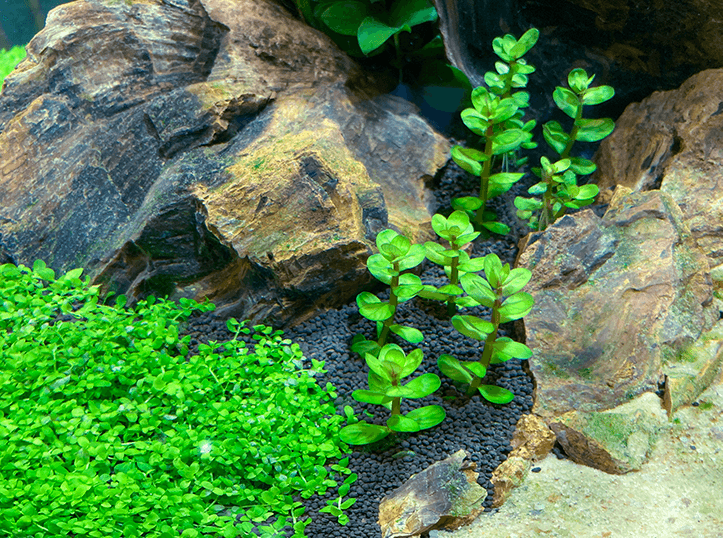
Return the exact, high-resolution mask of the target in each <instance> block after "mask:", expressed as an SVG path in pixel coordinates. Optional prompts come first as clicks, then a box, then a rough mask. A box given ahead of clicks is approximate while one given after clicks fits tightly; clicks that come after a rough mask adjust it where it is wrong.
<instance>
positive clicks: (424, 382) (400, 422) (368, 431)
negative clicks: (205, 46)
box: [339, 344, 446, 445]
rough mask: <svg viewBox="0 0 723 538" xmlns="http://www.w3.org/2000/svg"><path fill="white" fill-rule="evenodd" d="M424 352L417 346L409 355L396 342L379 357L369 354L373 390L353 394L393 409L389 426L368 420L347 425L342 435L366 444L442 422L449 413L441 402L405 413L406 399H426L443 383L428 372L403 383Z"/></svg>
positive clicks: (370, 381) (344, 437)
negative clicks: (403, 408) (402, 406)
mask: <svg viewBox="0 0 723 538" xmlns="http://www.w3.org/2000/svg"><path fill="white" fill-rule="evenodd" d="M422 359H423V354H422V350H421V349H415V350H414V351H412V352H410V353H409V355H405V354H404V351H403V350H402V348H400V347H399V346H397V345H396V344H387V345H385V346H384V347H383V348H382V349H381V351H380V352H379V356H378V357H375V356H374V355H372V354H371V353H367V354H366V363H367V365H368V366H369V390H355V391H354V392H353V393H352V397H353V398H354V399H355V400H356V401H358V402H362V403H371V404H378V405H384V406H385V407H387V408H390V409H391V411H392V415H391V416H390V417H389V418H388V419H387V422H386V426H379V425H377V424H369V423H367V422H366V421H361V422H356V423H354V424H350V425H348V426H345V427H344V428H342V429H341V431H340V432H339V437H340V438H341V440H342V441H344V442H345V443H348V444H350V445H365V444H369V443H374V442H376V441H379V440H381V439H384V438H385V437H386V436H388V435H389V434H390V433H392V432H418V431H420V430H425V429H427V428H432V427H434V426H436V425H437V424H439V423H440V422H442V421H443V420H444V418H445V416H446V414H445V411H444V409H443V408H442V407H441V406H439V405H428V406H425V407H420V408H417V409H414V410H413V411H410V412H409V413H407V414H406V415H403V414H402V413H401V401H402V398H424V397H425V396H429V395H430V394H432V393H433V392H434V391H436V390H437V389H438V388H439V387H440V386H441V381H440V380H439V377H438V376H437V375H435V374H431V373H427V374H422V375H420V376H419V377H416V378H414V379H413V380H411V381H410V382H409V383H407V384H406V385H402V384H401V380H402V378H404V377H407V376H409V375H411V374H412V373H413V372H414V371H415V370H416V369H417V368H418V367H419V365H420V364H422Z"/></svg>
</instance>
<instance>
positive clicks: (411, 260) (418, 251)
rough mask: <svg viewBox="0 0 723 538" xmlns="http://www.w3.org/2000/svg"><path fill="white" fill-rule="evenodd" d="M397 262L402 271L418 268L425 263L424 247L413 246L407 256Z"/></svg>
mask: <svg viewBox="0 0 723 538" xmlns="http://www.w3.org/2000/svg"><path fill="white" fill-rule="evenodd" d="M395 261H396V262H397V263H398V264H399V270H400V271H406V270H407V269H411V268H413V267H416V266H417V265H419V264H420V263H422V262H423V261H424V247H423V246H422V245H412V246H410V247H409V250H408V251H407V254H406V255H405V256H403V257H401V258H399V259H398V260H395Z"/></svg>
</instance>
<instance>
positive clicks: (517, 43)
mask: <svg viewBox="0 0 723 538" xmlns="http://www.w3.org/2000/svg"><path fill="white" fill-rule="evenodd" d="M538 37H539V31H538V30H536V29H534V28H532V29H530V30H528V31H527V32H525V34H524V35H523V36H522V37H521V38H520V39H519V40H516V39H515V38H514V37H513V36H511V35H509V34H508V35H506V36H504V37H497V38H495V39H494V40H493V42H492V46H493V49H494V51H495V54H497V56H499V58H500V59H501V60H502V61H500V62H497V63H496V64H495V69H496V71H497V72H496V73H495V72H487V73H485V82H486V84H487V86H488V87H487V88H485V87H484V86H479V87H477V88H475V89H474V90H472V105H473V108H466V109H464V110H463V111H462V114H461V116H462V121H463V122H464V124H465V125H466V126H467V127H468V128H469V129H470V130H471V131H472V132H473V133H475V134H476V135H479V136H480V137H481V138H482V140H483V142H484V149H482V150H478V149H474V148H466V147H463V146H454V147H453V148H452V159H454V161H455V162H456V163H457V164H458V165H459V166H460V167H461V168H463V169H464V170H466V171H467V172H470V173H471V174H473V175H475V176H479V178H480V188H479V195H478V196H467V197H463V198H457V199H455V200H453V201H452V208H453V209H455V210H464V211H467V212H469V213H470V214H474V223H475V225H476V226H477V228H478V229H480V230H485V233H487V231H489V232H494V233H496V234H501V235H504V234H506V233H507V232H509V227H508V226H507V225H505V224H503V223H501V222H497V221H496V218H497V215H496V214H495V213H494V212H493V211H491V210H489V209H488V208H487V201H488V200H489V199H491V198H493V197H495V196H498V195H500V194H502V193H504V192H507V191H508V190H510V188H512V185H514V184H515V183H516V182H517V181H519V180H520V179H521V178H522V176H523V175H524V174H522V173H513V172H506V171H505V172H498V173H495V174H493V173H492V170H493V169H494V163H495V159H496V158H500V159H501V158H503V157H505V156H509V155H515V154H516V152H517V151H518V150H519V149H521V148H525V149H531V148H534V147H537V144H536V143H535V142H533V141H532V129H533V128H534V127H535V121H534V120H530V121H528V122H526V123H524V122H523V121H522V118H523V116H524V111H523V109H524V108H526V107H527V106H529V100H530V95H529V94H528V93H527V92H523V91H515V92H513V91H512V90H513V89H518V88H524V87H526V86H527V80H528V79H527V75H529V74H530V73H533V72H534V71H535V68H534V67H533V66H531V65H529V64H527V62H526V61H525V60H524V59H523V58H522V56H524V55H525V54H526V53H527V52H528V51H529V50H530V49H531V48H532V47H533V46H534V44H535V43H536V42H537V38H538ZM520 164H521V163H520Z"/></svg>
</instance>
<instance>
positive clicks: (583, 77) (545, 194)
mask: <svg viewBox="0 0 723 538" xmlns="http://www.w3.org/2000/svg"><path fill="white" fill-rule="evenodd" d="M594 78H595V75H593V76H591V77H588V75H587V72H586V71H585V70H584V69H573V70H572V71H570V74H569V75H568V77H567V83H568V86H569V89H568V88H563V87H561V86H558V87H557V88H555V91H554V93H553V94H552V96H553V98H554V99H555V104H557V106H558V108H560V109H561V110H562V111H563V112H564V113H565V114H567V115H568V116H569V117H570V118H572V119H573V126H572V130H571V131H570V132H569V133H567V132H565V131H564V130H563V129H562V126H561V125H560V123H559V122H556V121H550V122H547V123H546V124H545V125H544V126H543V134H544V136H545V140H546V141H547V143H548V144H549V145H550V146H551V147H552V149H553V150H555V152H556V153H557V154H558V158H557V160H556V162H554V163H553V162H550V160H549V159H547V158H546V157H542V158H541V160H540V164H541V166H540V167H539V168H533V169H532V172H533V173H534V174H535V175H536V176H537V177H538V178H540V179H541V180H542V181H540V182H539V183H536V184H535V185H533V186H532V187H530V188H529V190H528V192H529V193H530V194H533V195H536V196H540V197H541V199H540V198H523V197H520V196H518V197H517V198H516V199H515V206H516V207H517V209H518V211H517V216H518V217H520V218H521V219H523V220H528V221H529V226H530V227H531V228H533V229H534V230H544V229H546V228H547V227H548V226H549V225H551V224H552V223H554V222H555V221H556V220H557V219H559V218H560V217H561V216H563V215H564V214H565V211H566V210H567V208H572V209H579V208H581V207H585V206H587V205H590V204H592V203H593V201H594V200H595V197H596V196H597V195H598V192H599V189H598V187H597V185H582V186H578V184H577V176H581V175H587V174H592V173H593V172H594V171H595V169H596V168H597V166H596V165H595V163H593V162H592V161H590V160H588V159H583V158H582V157H570V151H571V150H572V146H573V144H574V143H575V142H577V141H582V142H598V141H600V140H602V139H603V138H605V137H606V136H608V135H609V134H610V133H612V132H613V129H615V122H614V121H613V120H612V119H610V118H602V119H584V118H583V117H582V110H583V107H584V106H585V105H597V104H600V103H604V102H605V101H608V100H609V99H611V98H612V97H613V96H614V95H615V90H613V88H612V87H610V86H597V87H593V88H591V87H590V84H592V81H593V79H594Z"/></svg>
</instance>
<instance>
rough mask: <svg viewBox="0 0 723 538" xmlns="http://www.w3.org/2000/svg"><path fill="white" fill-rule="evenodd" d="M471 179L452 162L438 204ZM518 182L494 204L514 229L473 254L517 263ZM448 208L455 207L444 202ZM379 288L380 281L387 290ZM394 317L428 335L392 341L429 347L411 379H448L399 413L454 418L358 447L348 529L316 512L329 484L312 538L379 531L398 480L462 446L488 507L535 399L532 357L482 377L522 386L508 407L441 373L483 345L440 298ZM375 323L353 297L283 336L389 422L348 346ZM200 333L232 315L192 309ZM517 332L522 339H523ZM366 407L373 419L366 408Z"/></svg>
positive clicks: (342, 398) (469, 185)
mask: <svg viewBox="0 0 723 538" xmlns="http://www.w3.org/2000/svg"><path fill="white" fill-rule="evenodd" d="M474 179H475V178H471V179H470V177H469V176H467V175H465V174H464V172H462V171H461V170H460V169H459V168H458V167H456V165H454V164H453V163H452V164H451V165H450V166H449V167H448V169H447V170H445V173H444V174H443V175H442V176H441V177H440V178H437V184H436V187H437V189H436V195H437V198H438V203H439V208H440V211H444V208H448V207H449V199H450V197H453V196H454V197H456V196H460V195H463V194H464V192H465V191H468V192H470V191H471V192H474V190H475V187H476V185H475V184H474ZM529 184H530V183H529V182H527V184H526V185H519V186H515V188H513V191H512V192H510V193H507V195H506V196H503V197H500V198H499V199H498V200H495V204H494V205H495V206H496V207H495V209H496V210H497V211H498V214H499V215H501V219H500V220H502V221H503V222H506V223H507V224H508V225H511V226H512V229H513V232H512V233H510V234H508V236H506V237H504V238H500V237H499V236H497V237H496V238H494V239H488V240H486V241H478V242H477V243H476V244H475V247H474V255H475V256H484V255H485V254H487V253H489V252H495V253H496V254H497V255H498V256H499V257H500V259H501V260H502V261H503V263H505V262H509V263H510V264H512V262H513V261H514V257H515V255H516V254H517V241H518V239H519V237H520V235H521V234H522V233H526V231H527V230H526V229H525V227H524V225H522V224H521V223H520V222H519V221H517V220H516V218H515V217H514V216H512V215H514V213H513V212H512V211H510V207H511V206H512V200H513V199H514V196H516V195H519V194H523V189H526V187H527V186H529ZM445 214H449V210H448V209H447V211H446V213H445ZM425 264H426V265H424V270H423V272H422V274H421V275H420V276H421V278H422V280H423V281H424V282H425V283H428V284H435V285H441V284H442V283H444V282H446V277H444V273H443V271H442V269H441V267H438V266H435V265H434V264H432V263H430V262H428V261H425ZM380 289H382V288H380ZM385 294H386V296H387V297H388V291H386V292H384V291H382V292H380V293H379V294H378V295H379V297H380V298H384V297H385ZM465 313H469V314H475V315H478V316H481V317H484V318H485V319H487V317H488V314H487V313H486V312H484V309H482V308H476V309H466V310H465ZM395 322H396V323H401V324H404V325H409V326H412V327H416V328H418V329H419V330H421V331H422V333H423V334H424V337H425V338H424V341H423V342H422V343H421V344H418V345H417V346H413V345H411V344H408V343H406V342H403V341H401V340H394V338H395V337H394V335H392V337H393V338H392V339H390V341H391V342H395V343H397V344H399V345H401V347H402V348H404V349H405V351H406V352H409V351H411V350H412V349H414V348H415V347H419V348H421V349H422V350H423V352H424V362H423V363H422V365H421V366H420V368H419V369H418V370H417V372H416V373H415V374H412V376H410V377H409V378H407V379H408V380H411V379H412V378H413V377H415V376H417V375H420V374H422V373H425V372H432V373H435V374H437V375H439V376H440V378H441V380H442V386H441V388H440V390H438V391H437V392H436V393H434V394H432V395H430V396H428V397H426V398H424V399H421V400H408V399H407V400H403V401H402V412H406V411H409V410H411V409H413V408H415V407H418V406H422V405H430V404H438V405H441V406H443V407H444V408H445V410H446V413H447V418H446V419H445V420H444V422H442V423H441V424H440V425H439V426H437V427H435V428H432V429H429V430H424V431H421V432H418V433H415V434H397V435H396V436H390V437H388V438H387V439H384V440H382V441H379V442H378V443H376V444H374V445H368V446H360V447H352V450H353V451H352V452H351V454H350V463H349V468H350V469H351V471H352V472H354V473H357V474H358V476H359V479H358V480H357V482H356V483H355V484H353V485H352V487H351V491H350V493H349V495H348V496H347V497H346V498H349V497H354V498H356V503H355V504H354V505H353V506H352V507H351V508H350V509H348V510H347V511H346V513H347V515H348V516H349V518H350V521H349V523H348V524H347V525H346V526H344V527H342V526H340V525H339V524H338V523H337V521H336V518H334V517H332V516H330V515H328V514H326V513H319V509H320V508H323V507H324V506H326V500H327V499H331V498H336V489H333V490H330V491H329V492H328V494H327V496H325V497H312V498H311V499H308V500H303V499H302V502H303V503H304V504H305V506H306V508H307V514H309V515H310V516H311V518H312V523H311V524H310V525H309V526H308V527H307V528H306V535H307V536H308V537H309V538H349V537H351V536H356V537H362V538H379V537H381V529H380V527H379V525H378V523H377V517H378V510H379V502H380V501H381V499H382V498H383V497H384V496H386V495H388V494H390V493H391V492H392V491H393V490H395V489H396V488H398V487H399V486H401V485H402V484H403V483H404V482H405V481H406V480H407V479H409V477H410V476H411V475H413V474H415V473H418V472H420V471H423V470H424V469H426V468H427V467H428V466H429V465H431V464H432V463H434V462H436V461H440V460H442V459H444V458H446V457H448V456H450V455H452V454H454V453H455V452H457V451H458V450H459V449H464V450H465V451H466V452H467V454H468V457H469V459H471V460H472V461H474V462H475V463H476V464H477V471H478V472H479V478H478V482H479V484H480V485H481V486H482V487H484V488H485V489H486V490H487V491H488V497H487V500H486V501H485V503H484V506H485V507H486V509H488V510H489V509H490V506H491V502H492V495H493V490H492V484H491V482H490V478H491V476H492V472H493V471H494V469H495V468H496V467H497V466H498V465H499V464H500V463H502V462H503V461H504V460H505V459H506V457H507V454H508V453H509V451H510V450H511V447H510V444H509V442H510V439H511V438H512V435H513V433H514V428H515V424H516V423H517V421H518V419H519V418H520V417H521V416H522V415H523V414H525V413H528V412H529V411H530V409H531V408H532V404H533V399H532V398H533V381H532V379H531V377H530V376H529V373H528V371H527V370H526V364H523V362H521V361H518V360H514V359H513V360H511V361H508V362H507V363H504V364H500V365H493V366H492V367H491V368H490V370H489V372H488V374H487V377H486V378H485V383H488V384H496V385H498V386H501V387H504V388H507V389H509V390H511V391H512V392H513V393H514V394H515V399H514V400H513V401H512V402H511V403H510V404H508V405H494V404H491V403H489V402H487V401H486V400H484V399H482V398H481V397H480V396H479V395H476V396H473V397H472V398H467V397H465V395H464V392H463V389H458V388H457V387H455V385H454V383H453V382H452V381H451V380H450V379H448V378H446V377H445V376H444V375H442V374H441V373H440V371H439V369H438V368H437V364H436V361H437V358H438V357H439V356H440V355H441V354H443V353H448V354H451V355H453V356H455V357H457V358H458V359H460V360H475V359H476V358H477V357H478V355H479V353H480V352H481V347H482V343H481V342H477V341H476V340H473V339H471V338H467V337H465V336H463V335H461V334H460V333H458V332H457V331H456V330H455V329H454V328H453V327H452V324H451V322H450V321H449V316H447V314H446V308H445V307H443V305H441V304H439V303H436V302H433V301H425V300H422V299H419V298H415V299H413V300H411V301H409V302H407V303H403V304H402V305H400V308H399V310H398V312H397V317H395ZM501 329H502V331H501V332H502V333H503V334H506V335H510V336H513V337H516V335H515V334H513V332H514V329H513V327H512V324H507V325H503V326H502V327H501ZM373 330H374V326H373V324H372V322H370V321H368V320H366V319H365V318H363V317H361V316H360V315H359V312H358V309H357V306H356V303H355V302H353V301H352V302H350V303H349V304H347V305H346V306H343V307H342V308H340V309H338V310H331V311H327V312H325V313H323V314H321V315H319V316H317V317H315V318H313V319H311V320H309V321H307V322H305V323H302V324H300V325H298V326H296V327H293V328H291V329H288V330H286V331H285V334H284V336H285V337H286V338H290V339H292V340H293V341H294V342H297V343H298V344H299V345H300V346H301V348H302V350H303V351H304V354H305V357H306V359H307V360H309V361H310V360H311V359H316V360H319V361H324V362H325V368H326V373H325V374H323V375H321V376H317V379H318V383H319V385H320V386H325V385H326V382H327V381H329V382H331V383H332V385H334V387H336V391H337V394H338V398H337V401H336V402H335V403H336V405H337V410H338V413H339V414H343V412H342V409H343V407H344V406H345V405H351V406H352V407H353V408H354V409H355V411H356V414H357V417H358V418H360V419H366V420H367V421H369V422H372V423H377V424H383V423H384V422H385V421H386V419H387V418H388V416H389V411H388V410H387V409H385V408H383V407H381V406H375V405H367V404H360V403H358V402H356V401H355V400H353V399H352V397H351V394H352V392H353V391H354V390H356V389H366V388H368V386H367V374H368V367H367V366H366V363H365V361H364V360H363V359H362V358H361V357H360V356H358V355H357V354H355V353H351V352H350V350H349V346H350V342H351V339H352V337H353V336H354V335H355V334H357V333H362V334H364V335H365V336H366V337H367V338H369V339H374V334H373ZM186 333H187V334H191V335H192V336H193V337H194V341H202V342H203V341H207V340H216V341H219V342H223V341H225V340H228V339H229V338H230V336H231V335H230V333H229V332H228V331H227V330H226V327H225V320H221V319H216V318H214V317H213V313H208V314H204V315H202V316H193V317H192V318H191V319H190V320H189V326H188V328H187V329H186ZM518 339H519V338H518ZM365 412H369V413H371V414H372V415H373V417H372V418H370V417H369V416H365V415H364V413H365Z"/></svg>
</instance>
